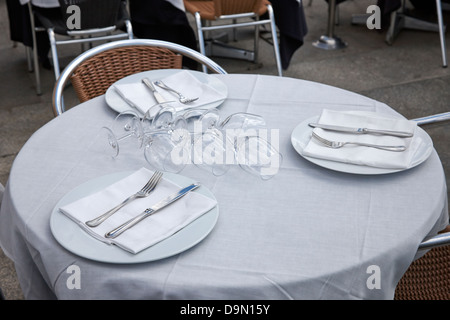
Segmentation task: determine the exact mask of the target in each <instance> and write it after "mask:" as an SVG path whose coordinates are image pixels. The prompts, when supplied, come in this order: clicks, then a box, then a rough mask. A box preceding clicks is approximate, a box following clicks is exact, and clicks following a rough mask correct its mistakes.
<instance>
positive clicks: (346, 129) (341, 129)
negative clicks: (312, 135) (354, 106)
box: [309, 123, 413, 138]
mask: <svg viewBox="0 0 450 320" xmlns="http://www.w3.org/2000/svg"><path fill="white" fill-rule="evenodd" d="M309 126H310V127H313V128H322V129H325V130H331V131H339V132H349V133H360V134H368V133H372V134H384V135H388V136H395V137H401V138H408V137H412V136H413V134H412V133H410V132H404V131H392V130H378V129H369V128H351V127H343V126H334V125H329V124H321V123H310V124H309Z"/></svg>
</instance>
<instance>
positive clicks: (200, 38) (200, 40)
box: [195, 12, 208, 73]
mask: <svg viewBox="0 0 450 320" xmlns="http://www.w3.org/2000/svg"><path fill="white" fill-rule="evenodd" d="M195 22H196V24H197V34H198V43H199V49H200V53H201V54H202V55H204V56H206V50H205V39H204V37H203V29H202V19H201V17H200V12H196V13H195ZM202 70H203V72H204V73H207V72H208V68H206V66H205V65H202Z"/></svg>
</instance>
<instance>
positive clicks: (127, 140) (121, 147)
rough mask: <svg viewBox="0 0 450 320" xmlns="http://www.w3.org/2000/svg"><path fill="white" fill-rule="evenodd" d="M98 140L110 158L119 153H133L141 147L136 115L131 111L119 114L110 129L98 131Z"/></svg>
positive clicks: (141, 133)
mask: <svg viewBox="0 0 450 320" xmlns="http://www.w3.org/2000/svg"><path fill="white" fill-rule="evenodd" d="M99 138H100V141H101V143H104V142H106V144H104V147H102V148H103V151H104V152H106V153H107V154H109V155H111V156H112V157H114V158H115V157H117V156H118V155H119V153H121V152H122V153H128V152H131V153H134V152H135V151H136V150H138V149H139V148H140V147H141V146H142V141H143V140H142V139H143V129H142V124H141V121H140V117H139V116H138V114H137V113H136V112H134V111H132V110H127V111H124V112H121V113H119V114H118V115H117V116H116V118H115V119H114V121H113V123H112V125H111V126H110V127H108V126H105V127H102V128H101V129H100V133H99Z"/></svg>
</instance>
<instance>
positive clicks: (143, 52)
mask: <svg viewBox="0 0 450 320" xmlns="http://www.w3.org/2000/svg"><path fill="white" fill-rule="evenodd" d="M182 56H185V57H188V58H191V59H192V60H194V61H197V62H198V63H200V64H202V65H205V66H206V68H207V69H209V70H211V71H212V72H215V73H221V74H226V73H227V72H226V71H225V70H224V69H223V68H222V67H221V66H219V65H218V64H217V63H215V62H214V61H212V60H211V59H209V58H208V57H206V56H204V55H202V54H200V53H199V52H197V51H195V50H192V49H190V48H187V47H184V46H182V45H178V44H175V43H171V42H167V41H160V40H149V39H132V40H120V41H114V42H111V43H105V44H102V45H99V46H97V47H94V48H92V49H90V50H88V51H86V52H84V53H82V54H81V55H79V56H78V57H77V58H75V59H74V60H73V61H72V62H71V63H69V65H67V67H66V68H65V69H64V70H63V72H62V73H61V75H60V77H59V78H58V80H57V81H56V84H55V86H54V89H53V113H54V115H55V116H59V115H60V114H61V113H63V112H64V111H65V107H64V104H63V90H64V87H65V86H66V84H67V82H68V81H69V79H70V80H71V81H72V83H73V86H74V89H75V90H76V91H77V96H78V97H79V99H80V100H81V101H86V100H87V99H92V98H94V97H96V96H99V95H102V94H104V93H105V92H106V90H107V89H108V88H109V87H110V86H111V85H112V84H113V83H114V82H116V81H117V80H119V79H121V78H123V77H126V76H128V75H130V74H134V73H138V72H142V71H146V70H154V69H167V68H181V64H182V60H181V59H182Z"/></svg>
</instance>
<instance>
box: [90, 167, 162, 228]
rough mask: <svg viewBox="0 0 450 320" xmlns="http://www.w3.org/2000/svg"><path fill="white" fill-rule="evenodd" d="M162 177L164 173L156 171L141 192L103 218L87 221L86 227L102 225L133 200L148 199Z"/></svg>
mask: <svg viewBox="0 0 450 320" xmlns="http://www.w3.org/2000/svg"><path fill="white" fill-rule="evenodd" d="M162 175H163V174H162V172H160V171H155V173H154V174H153V175H152V177H151V178H150V180H148V182H147V183H146V184H145V185H144V186H143V187H142V189H141V190H139V191H138V192H136V193H135V194H133V195H131V196H129V197H128V198H127V199H125V200H124V201H122V202H121V203H120V204H118V205H117V206H115V207H114V208H112V209H111V210H108V211H107V212H105V213H104V214H102V215H101V216H98V217H97V218H95V219H92V220H89V221H86V225H88V226H89V227H96V226H98V225H99V224H101V223H102V222H103V221H105V220H106V219H108V218H109V217H110V216H112V215H113V214H114V213H116V212H117V211H119V209H120V208H122V207H124V206H125V205H126V204H127V203H129V202H131V201H132V200H134V199H137V198H145V197H147V196H148V195H149V194H150V193H151V192H152V191H153V190H154V189H155V188H156V185H157V184H158V183H159V181H161V178H162Z"/></svg>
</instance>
